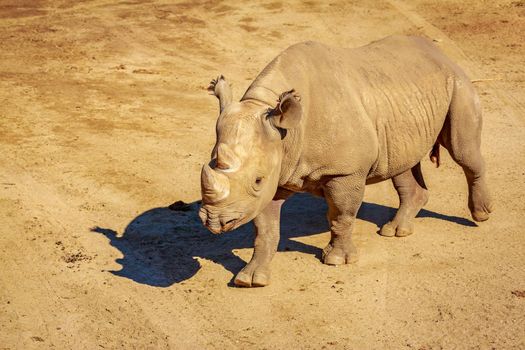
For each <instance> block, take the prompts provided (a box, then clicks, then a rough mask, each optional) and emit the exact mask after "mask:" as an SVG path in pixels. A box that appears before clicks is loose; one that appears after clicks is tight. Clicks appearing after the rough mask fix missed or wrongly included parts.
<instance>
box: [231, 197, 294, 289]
mask: <svg viewBox="0 0 525 350" xmlns="http://www.w3.org/2000/svg"><path fill="white" fill-rule="evenodd" d="M283 202H284V199H278V200H272V201H271V202H270V204H268V206H267V207H266V208H265V209H264V210H263V211H262V212H261V213H260V214H259V215H258V216H256V217H255V219H254V220H253V222H254V224H255V245H254V249H253V256H252V260H251V261H250V262H249V263H248V264H247V265H246V266H245V267H244V268H243V269H242V270H241V271H240V272H239V273H238V274H237V276H235V280H234V283H235V285H237V286H241V287H263V286H266V285H268V284H269V283H270V262H271V260H272V258H273V256H274V255H275V252H276V251H277V245H278V244H279V225H280V216H281V206H282V204H283Z"/></svg>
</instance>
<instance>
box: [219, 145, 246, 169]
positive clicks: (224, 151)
mask: <svg viewBox="0 0 525 350" xmlns="http://www.w3.org/2000/svg"><path fill="white" fill-rule="evenodd" d="M240 165H241V162H240V160H239V158H238V157H237V156H236V155H235V153H233V150H232V149H231V148H230V147H228V145H226V144H225V143H220V144H219V146H218V147H217V168H218V169H221V170H222V171H224V172H234V171H236V170H238V169H239V167H240Z"/></svg>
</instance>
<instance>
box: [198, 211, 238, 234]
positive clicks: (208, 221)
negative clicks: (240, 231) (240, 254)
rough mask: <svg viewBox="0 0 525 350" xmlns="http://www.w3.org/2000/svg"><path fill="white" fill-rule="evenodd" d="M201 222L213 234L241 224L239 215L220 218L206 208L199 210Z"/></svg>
mask: <svg viewBox="0 0 525 350" xmlns="http://www.w3.org/2000/svg"><path fill="white" fill-rule="evenodd" d="M199 216H200V218H201V221H202V224H203V225H204V226H205V227H206V228H207V229H208V230H210V231H211V232H212V233H214V234H220V233H223V232H228V231H231V230H234V229H236V228H237V227H239V226H240V224H241V221H242V220H241V218H240V217H234V218H221V217H218V216H212V215H210V213H209V212H208V210H206V209H204V208H201V209H200V211H199Z"/></svg>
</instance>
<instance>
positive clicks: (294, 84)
mask: <svg viewBox="0 0 525 350" xmlns="http://www.w3.org/2000/svg"><path fill="white" fill-rule="evenodd" d="M287 51H288V50H285V51H284V52H283V53H281V54H280V55H279V56H277V57H276V58H275V59H274V60H273V61H272V62H270V63H269V64H268V65H267V66H266V67H265V68H264V69H263V71H262V72H261V73H259V75H258V76H257V78H256V79H255V80H254V81H253V83H252V84H251V85H250V87H249V88H248V89H247V90H246V92H245V93H244V96H243V97H242V99H241V101H243V100H257V101H261V102H263V103H265V104H267V105H269V106H270V107H272V108H274V107H275V106H276V105H277V102H278V99H279V96H280V95H281V94H282V93H283V92H286V91H289V90H291V89H296V91H297V90H299V93H301V92H302V91H304V90H303V89H301V87H302V86H301V82H300V81H297V79H296V77H294V74H289V71H288V69H286V67H287V66H290V65H291V62H290V58H289V57H288V54H287ZM305 97H306V98H305ZM301 98H302V100H301V101H302V103H303V111H306V110H307V109H308V108H307V101H308V96H304V94H302V95H301ZM306 120H307V113H304V115H303V121H302V123H301V125H300V126H299V127H298V128H295V129H290V130H286V136H285V137H284V138H283V139H282V143H281V146H282V150H283V159H282V162H281V174H280V177H279V186H287V185H289V184H290V182H293V184H292V186H291V187H293V188H295V187H297V184H296V183H295V182H297V181H294V180H293V179H292V178H293V177H294V176H293V174H294V173H295V171H296V168H297V166H298V164H299V161H300V159H301V152H302V148H303V147H302V146H303V135H304V128H305V125H306ZM299 187H300V184H299Z"/></svg>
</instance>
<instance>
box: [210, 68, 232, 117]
mask: <svg viewBox="0 0 525 350" xmlns="http://www.w3.org/2000/svg"><path fill="white" fill-rule="evenodd" d="M208 91H209V92H210V93H211V94H212V95H215V96H216V97H217V98H218V99H219V107H220V111H221V112H222V111H223V110H224V108H226V106H228V105H229V104H230V103H231V102H232V90H231V88H230V84H228V82H227V81H226V79H225V78H224V76H223V75H219V76H218V77H217V79H213V80H212V81H211V82H210V86H208Z"/></svg>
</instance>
